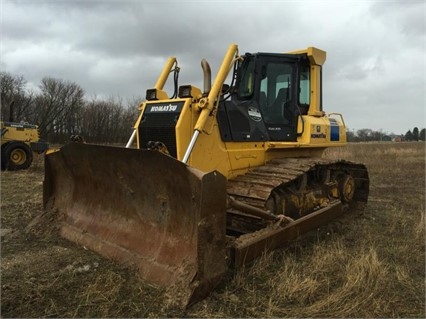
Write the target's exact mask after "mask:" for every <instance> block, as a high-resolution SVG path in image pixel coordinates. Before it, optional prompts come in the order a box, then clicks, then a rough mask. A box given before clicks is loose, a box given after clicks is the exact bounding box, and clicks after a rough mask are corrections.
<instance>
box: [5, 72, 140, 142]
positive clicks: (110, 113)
mask: <svg viewBox="0 0 426 319" xmlns="http://www.w3.org/2000/svg"><path fill="white" fill-rule="evenodd" d="M26 84H27V83H26V80H25V79H24V77H23V76H20V75H11V74H9V73H6V72H0V87H1V92H0V93H1V106H2V107H1V118H2V120H4V121H9V120H11V121H14V122H28V123H30V124H37V125H38V126H39V130H40V136H41V137H42V138H43V139H44V140H47V141H48V142H50V143H64V142H67V141H69V138H70V136H72V135H81V136H83V137H84V139H85V140H86V141H88V142H96V143H125V142H126V141H127V140H128V139H129V137H130V135H131V133H132V130H133V125H134V123H135V121H136V119H137V116H138V114H139V111H138V106H139V103H140V101H141V99H137V98H134V99H133V100H129V101H127V102H126V103H125V102H123V100H122V99H120V98H114V97H110V98H107V99H106V100H105V99H97V98H92V99H86V97H85V91H84V89H83V88H81V87H80V86H79V85H78V84H76V83H74V82H70V81H64V80H62V79H56V78H52V77H45V78H43V79H42V80H41V83H40V84H39V86H38V88H39V90H38V91H37V92H34V91H31V90H28V89H27V88H26Z"/></svg>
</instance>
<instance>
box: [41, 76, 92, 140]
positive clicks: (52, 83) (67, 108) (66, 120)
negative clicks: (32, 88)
mask: <svg viewBox="0 0 426 319" xmlns="http://www.w3.org/2000/svg"><path fill="white" fill-rule="evenodd" d="M40 91H41V93H40V95H39V96H37V98H36V111H37V114H38V123H40V124H39V125H40V132H41V134H42V135H43V136H47V137H48V138H49V140H51V141H56V142H63V141H65V140H67V139H68V138H69V136H70V135H72V134H74V133H75V132H78V131H79V130H80V129H81V128H80V126H81V111H82V108H83V106H84V99H83V98H84V90H83V89H82V88H81V87H80V86H79V85H77V84H76V83H73V82H68V81H63V80H61V79H55V78H49V77H46V78H43V79H42V81H41V84H40Z"/></svg>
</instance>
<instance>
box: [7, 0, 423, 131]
mask: <svg viewBox="0 0 426 319" xmlns="http://www.w3.org/2000/svg"><path fill="white" fill-rule="evenodd" d="M0 2H1V28H0V30H1V31H0V32H1V34H0V39H1V60H0V68H1V71H5V72H9V73H11V74H12V75H22V76H24V78H25V79H26V80H27V83H28V88H37V87H38V85H39V84H40V81H41V79H42V78H43V77H46V76H50V77H55V78H60V79H63V80H66V81H71V82H75V83H77V84H78V85H80V86H81V87H82V88H83V89H84V90H85V91H86V97H87V98H92V97H95V96H97V97H100V98H103V97H105V98H106V97H110V96H116V97H117V96H119V97H121V98H124V99H127V98H134V97H144V96H145V91H146V89H147V88H150V87H152V86H153V85H154V84H155V82H156V80H157V77H158V75H159V73H160V72H161V70H162V68H163V66H164V63H165V61H166V60H167V58H168V57H169V56H176V57H177V59H178V63H179V66H180V67H181V72H180V81H179V84H189V83H190V84H193V85H196V86H199V87H201V88H202V71H201V67H200V61H201V59H202V58H206V59H207V60H208V61H209V63H210V65H211V68H212V73H213V76H214V75H215V74H216V72H217V70H218V67H219V66H220V62H221V61H222V58H223V56H224V54H225V53H226V50H227V48H228V46H229V45H230V44H231V43H236V44H238V47H239V51H240V53H245V52H253V53H254V52H286V51H292V50H296V49H302V48H306V47H308V46H316V47H318V48H321V49H323V50H325V51H327V61H326V63H325V65H324V70H323V74H324V84H323V86H324V91H323V93H324V98H323V100H324V109H325V111H326V112H341V113H343V115H344V117H345V121H346V124H347V126H348V127H349V128H350V129H354V130H358V129H362V128H371V129H373V130H383V131H384V132H386V133H391V132H394V133H398V134H399V133H405V132H406V131H407V130H408V129H411V130H412V129H413V128H414V127H415V126H417V127H419V128H423V127H425V104H426V103H425V102H426V99H425V90H426V36H425V33H426V23H425V21H426V1H425V0H398V1H392V0H389V1H384V0H382V1H373V0H371V1H367V0H364V1H340V0H338V1H319V0H317V1H315V0H314V1H307V0H306V1H302V0H299V1H291V0H287V1H279V0H275V1H271V0H263V1H242V0H241V1H237V0H227V1H214V0H211V1H206V0H193V1H189V0H176V1H173V0H156V1H146V0H144V1H131V0H117V1H114V0H97V1H94V0H91V1H89V0H84V1H83V0H49V1H41V0H38V1H37V0H25V1H12V0H0Z"/></svg>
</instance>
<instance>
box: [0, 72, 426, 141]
mask: <svg viewBox="0 0 426 319" xmlns="http://www.w3.org/2000/svg"><path fill="white" fill-rule="evenodd" d="M0 86H1V105H2V107H1V118H2V119H3V120H4V121H9V119H11V120H12V121H15V122H21V121H23V122H28V123H31V124H37V125H39V129H40V135H41V137H42V138H43V139H45V140H47V141H48V142H50V143H64V142H67V141H69V138H70V136H72V135H81V136H83V137H84V139H85V140H86V141H88V142H93V143H120V144H123V143H125V142H126V141H127V140H128V139H129V137H130V135H131V133H132V130H133V125H134V122H135V121H136V119H137V116H138V113H139V110H138V106H139V103H140V102H141V100H142V99H141V98H134V99H133V100H129V101H127V102H126V103H124V102H123V100H122V99H120V98H113V97H110V98H108V99H107V100H103V99H96V98H92V99H87V98H86V97H85V92H84V90H83V88H81V87H80V86H79V85H78V84H76V83H74V82H69V81H64V80H62V79H56V78H52V77H45V78H43V79H42V80H41V83H40V84H39V86H38V88H39V91H38V92H34V91H30V90H27V88H26V80H25V79H24V77H23V76H21V75H11V74H9V73H6V72H0ZM10 105H12V106H13V107H12V113H13V114H11V109H10V108H9V106H10ZM347 139H348V141H349V142H370V141H390V140H395V139H399V140H404V141H419V140H421V141H424V140H425V129H424V128H423V129H421V130H419V129H418V128H417V127H415V128H414V129H413V130H409V131H408V132H407V133H406V134H405V135H395V134H385V133H383V132H382V131H374V130H372V129H360V130H358V131H356V132H355V131H351V130H348V131H347Z"/></svg>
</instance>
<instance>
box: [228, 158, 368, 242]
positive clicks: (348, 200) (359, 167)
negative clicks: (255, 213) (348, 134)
mask: <svg viewBox="0 0 426 319" xmlns="http://www.w3.org/2000/svg"><path fill="white" fill-rule="evenodd" d="M368 191H369V178H368V172H367V169H366V167H365V166H364V165H363V164H359V163H353V162H349V161H345V160H330V159H322V158H317V159H313V158H280V159H274V160H271V161H270V162H268V163H267V164H266V165H264V166H260V167H256V168H254V169H252V170H250V171H249V172H247V173H246V174H244V175H240V176H237V177H236V178H235V179H233V180H230V181H228V186H227V192H228V195H230V196H232V197H233V198H235V199H236V200H238V201H240V202H243V203H245V204H247V205H250V206H253V207H256V208H259V209H262V210H265V211H266V212H269V213H272V214H275V215H279V214H283V215H286V216H288V217H291V218H293V219H299V218H300V217H302V216H306V215H308V214H311V213H314V212H316V211H318V210H320V209H321V210H324V209H325V208H326V207H327V206H330V205H331V204H332V203H334V202H336V201H341V202H342V203H343V204H344V205H343V207H347V206H351V205H352V206H353V205H354V204H357V203H365V202H367V198H368ZM245 219H250V221H247V223H245V222H244V220H245ZM253 224H254V225H255V226H253ZM264 225H265V221H262V220H261V219H259V218H253V217H250V216H247V214H245V213H243V212H238V211H237V210H235V209H232V208H231V209H230V210H229V211H228V229H231V230H232V231H235V232H237V233H240V234H244V233H248V232H252V231H255V230H256V229H260V228H262V227H264Z"/></svg>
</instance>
